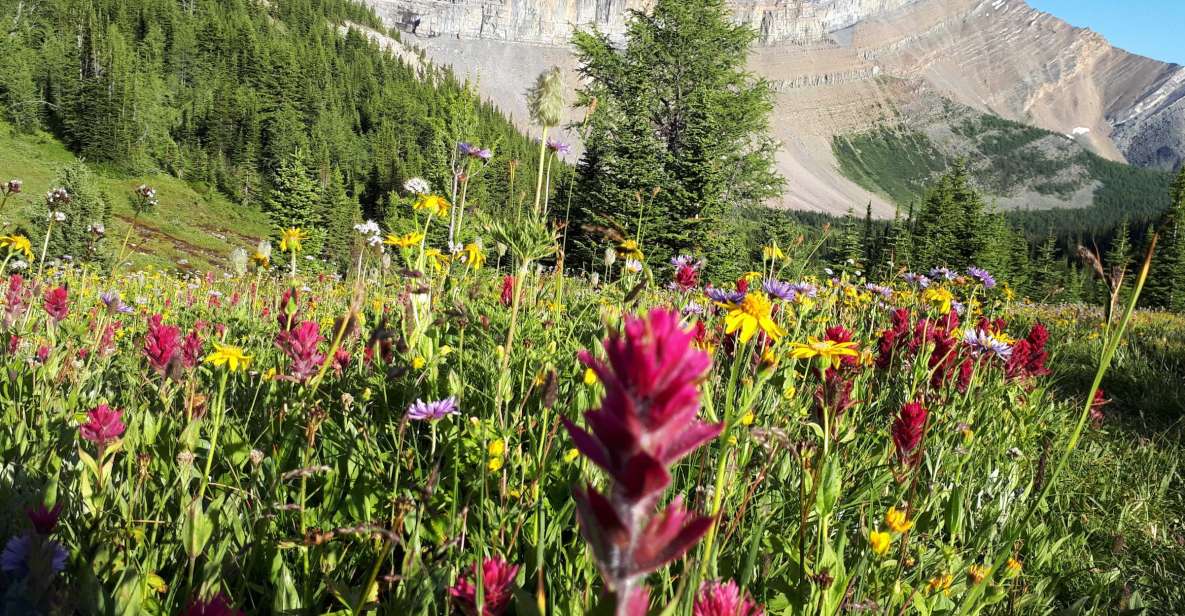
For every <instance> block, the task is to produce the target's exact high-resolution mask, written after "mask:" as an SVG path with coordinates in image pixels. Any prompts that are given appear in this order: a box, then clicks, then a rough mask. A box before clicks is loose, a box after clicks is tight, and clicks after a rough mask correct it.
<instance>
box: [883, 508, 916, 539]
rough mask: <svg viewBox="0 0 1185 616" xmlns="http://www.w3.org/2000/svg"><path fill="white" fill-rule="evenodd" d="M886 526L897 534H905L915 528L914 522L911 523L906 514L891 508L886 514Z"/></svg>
mask: <svg viewBox="0 0 1185 616" xmlns="http://www.w3.org/2000/svg"><path fill="white" fill-rule="evenodd" d="M885 526H888V527H889V528H891V529H893V532H895V533H904V532H906V531H908V530H909V529H911V528H913V522H910V521H909V518H908V517H906V515H905V512H904V511H901V510H900V509H898V508H896V507H889V510H888V511H886V512H885Z"/></svg>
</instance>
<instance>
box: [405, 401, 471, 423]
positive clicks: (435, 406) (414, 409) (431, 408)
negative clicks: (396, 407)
mask: <svg viewBox="0 0 1185 616" xmlns="http://www.w3.org/2000/svg"><path fill="white" fill-rule="evenodd" d="M460 412H461V411H460V410H458V409H457V399H456V398H455V397H452V396H449V397H448V398H445V399H444V400H436V401H433V402H424V401H423V400H416V401H415V402H414V403H412V405H411V406H409V407H408V408H407V418H408V419H411V420H413V421H438V420H441V419H444V418H445V417H448V416H449V415H457V414H459V413H460Z"/></svg>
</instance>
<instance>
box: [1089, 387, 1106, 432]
mask: <svg viewBox="0 0 1185 616" xmlns="http://www.w3.org/2000/svg"><path fill="white" fill-rule="evenodd" d="M1110 403H1111V401H1110V400H1108V399H1107V396H1106V394H1105V393H1103V390H1102V388H1099V389H1097V390H1095V392H1094V399H1093V400H1091V402H1090V423H1091V425H1093V426H1094V427H1096V428H1097V427H1099V426H1101V425H1103V420H1104V419H1106V415H1104V414H1103V407H1104V406H1106V405H1108V404H1110Z"/></svg>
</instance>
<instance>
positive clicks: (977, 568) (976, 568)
mask: <svg viewBox="0 0 1185 616" xmlns="http://www.w3.org/2000/svg"><path fill="white" fill-rule="evenodd" d="M987 575H988V568H987V567H984V566H983V565H971V566H970V567H967V581H968V582H970V583H971V584H978V583H980V582H982V581H983V580H984V579H986V578H987Z"/></svg>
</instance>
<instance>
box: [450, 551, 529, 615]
mask: <svg viewBox="0 0 1185 616" xmlns="http://www.w3.org/2000/svg"><path fill="white" fill-rule="evenodd" d="M518 569H519V567H518V565H512V564H510V563H508V562H506V561H504V560H502V559H501V558H497V557H494V558H487V559H485V561H483V562H482V565H481V581H482V598H483V601H482V609H481V612H478V611H477V586H476V585H474V584H473V582H472V581H471V578H473V577H476V575H477V564H476V563H475V564H474V565H473V569H472V570H470V571H468V572H466V573H465V574H463V575H461V577H460V579H458V580H457V583H456V584H455V585H453V587H452V588H449V589H448V594H449V596H450V597H452V598H453V604H454V605H456V606H457V609H459V610H460V611H461V612H462V613H463V614H465V615H466V616H478V615H479V614H480V616H500V614H502V613H503V612H505V611H506V608H507V607H510V600H511V599H512V598H513V597H514V594H513V592H514V577H515V576H516V575H518Z"/></svg>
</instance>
